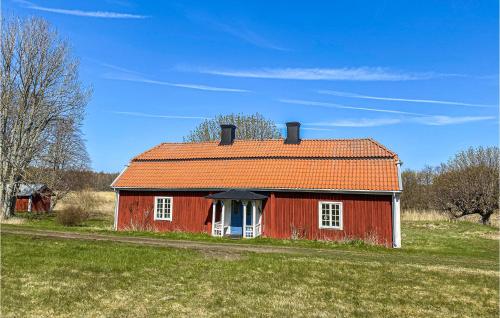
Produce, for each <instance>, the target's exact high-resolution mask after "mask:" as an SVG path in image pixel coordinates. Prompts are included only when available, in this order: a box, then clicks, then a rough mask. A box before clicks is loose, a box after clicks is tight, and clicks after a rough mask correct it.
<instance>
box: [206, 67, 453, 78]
mask: <svg viewBox="0 0 500 318" xmlns="http://www.w3.org/2000/svg"><path fill="white" fill-rule="evenodd" d="M197 71H198V72H200V73H203V74H212V75H221V76H231V77H248V78H272V79H292V80H339V81H408V80H423V79H430V78H435V77H444V76H457V75H455V74H438V73H433V72H427V73H408V72H398V71H391V70H389V69H387V68H383V67H351V68H347V67H346V68H262V69H253V70H225V69H199V70H197Z"/></svg>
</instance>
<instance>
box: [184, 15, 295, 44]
mask: <svg viewBox="0 0 500 318" xmlns="http://www.w3.org/2000/svg"><path fill="white" fill-rule="evenodd" d="M187 17H188V18H189V19H191V20H192V21H195V22H198V23H202V24H204V25H206V26H208V27H210V28H212V29H214V30H217V31H220V32H224V33H226V34H229V35H231V36H233V37H235V38H238V39H240V40H242V41H244V42H247V43H249V44H252V45H254V46H257V47H260V48H265V49H272V50H278V51H288V49H286V48H284V47H282V46H280V45H277V44H275V43H273V42H272V41H270V40H268V39H267V38H265V37H264V36H262V35H260V34H258V33H256V32H255V31H252V30H250V29H249V28H248V27H246V26H245V25H243V24H242V23H241V22H238V23H237V24H227V23H221V22H219V21H217V20H215V19H214V18H212V17H210V16H207V15H205V14H188V16H187Z"/></svg>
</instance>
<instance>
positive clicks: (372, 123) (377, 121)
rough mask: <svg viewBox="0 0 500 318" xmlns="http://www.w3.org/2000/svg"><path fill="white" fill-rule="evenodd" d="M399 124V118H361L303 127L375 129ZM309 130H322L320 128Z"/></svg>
mask: <svg viewBox="0 0 500 318" xmlns="http://www.w3.org/2000/svg"><path fill="white" fill-rule="evenodd" d="M399 123H401V119H399V118H361V119H345V120H334V121H328V122H318V123H305V124H304V125H305V126H324V127H377V126H387V125H395V124H399ZM308 128H310V130H323V129H321V128H319V129H318V128H311V127H308Z"/></svg>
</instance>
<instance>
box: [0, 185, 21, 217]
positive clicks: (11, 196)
mask: <svg viewBox="0 0 500 318" xmlns="http://www.w3.org/2000/svg"><path fill="white" fill-rule="evenodd" d="M10 181H11V182H9V183H6V182H2V184H1V186H0V187H1V188H2V189H0V208H1V214H0V219H1V220H5V219H8V218H9V217H11V216H13V215H14V210H15V208H16V193H17V189H18V184H17V182H15V181H14V180H10Z"/></svg>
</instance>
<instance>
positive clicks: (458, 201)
mask: <svg viewBox="0 0 500 318" xmlns="http://www.w3.org/2000/svg"><path fill="white" fill-rule="evenodd" d="M498 164H499V150H498V147H488V148H482V147H479V148H469V149H468V150H465V151H461V152H459V153H458V154H456V155H455V157H453V158H452V159H450V160H449V161H448V163H446V164H443V165H441V168H440V173H439V175H438V176H437V177H436V178H435V179H434V183H433V190H434V198H435V203H436V206H437V207H438V208H441V209H443V210H446V211H448V212H450V213H451V214H452V215H454V216H455V217H462V216H465V215H470V214H479V215H480V216H481V222H482V223H483V224H488V223H489V222H490V217H491V215H492V214H493V213H494V211H495V210H497V209H498V196H499V185H498V182H499V179H498V177H499V175H498V173H499V168H498Z"/></svg>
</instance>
